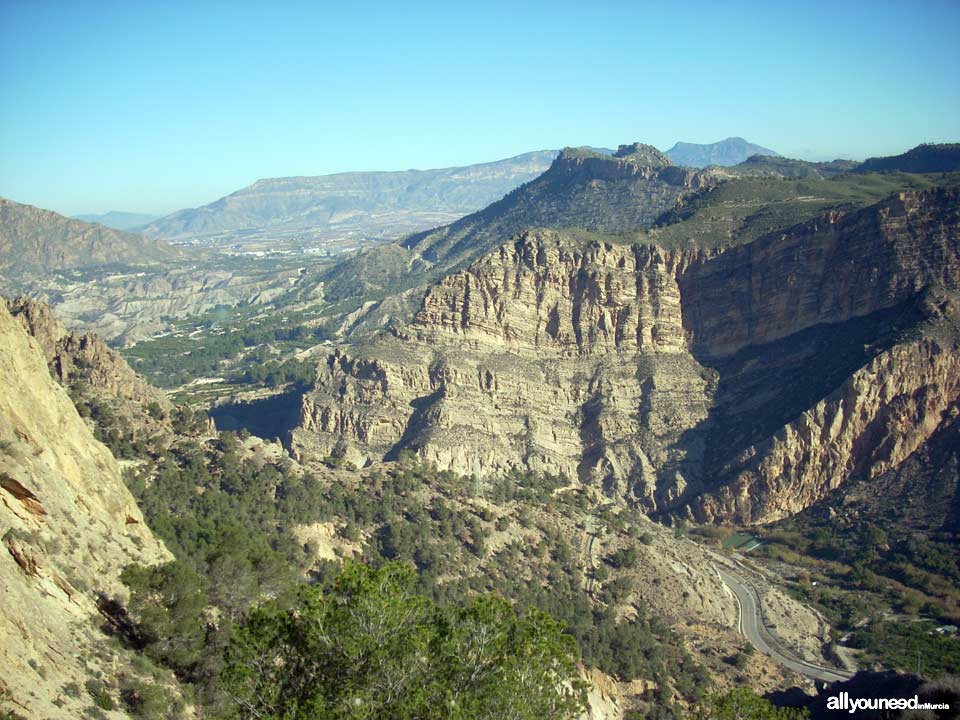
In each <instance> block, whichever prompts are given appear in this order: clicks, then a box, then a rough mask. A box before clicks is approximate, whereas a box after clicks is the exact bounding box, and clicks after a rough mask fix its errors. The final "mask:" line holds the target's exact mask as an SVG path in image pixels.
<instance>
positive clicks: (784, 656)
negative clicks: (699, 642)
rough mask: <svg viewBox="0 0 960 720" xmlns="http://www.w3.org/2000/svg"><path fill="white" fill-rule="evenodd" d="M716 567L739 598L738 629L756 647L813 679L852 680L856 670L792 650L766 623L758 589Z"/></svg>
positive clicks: (826, 680)
mask: <svg viewBox="0 0 960 720" xmlns="http://www.w3.org/2000/svg"><path fill="white" fill-rule="evenodd" d="M716 570H717V573H718V574H719V575H720V579H721V580H723V582H724V583H725V584H726V586H727V587H729V588H730V590H731V591H732V592H733V595H734V597H735V598H736V599H737V606H738V609H739V615H738V620H737V630H738V631H739V632H740V633H741V634H742V635H743V636H744V637H746V638H747V640H749V641H750V644H751V645H753V646H754V647H755V648H756V649H757V650H759V651H760V652H762V653H763V654H765V655H769V656H770V657H772V658H773V659H774V660H776V661H777V662H778V663H780V664H781V665H783V666H784V667H787V668H789V669H790V670H793V671H794V672H797V673H799V674H801V675H804V676H806V677H808V678H812V679H814V680H820V681H823V682H828V683H831V682H839V681H842V680H849V679H850V678H851V677H853V673H851V672H847V671H846V670H840V669H838V668H827V667H822V666H820V665H814V664H812V663H809V662H807V661H806V660H802V659H801V658H798V657H797V656H796V655H795V654H794V653H792V652H790V650H789V649H787V648H786V647H785V646H784V645H783V643H782V642H780V641H779V640H777V639H776V638H775V637H773V635H772V634H771V633H770V631H769V630H768V629H767V628H766V626H765V625H764V624H763V618H762V617H761V613H760V598H759V597H758V596H757V591H756V589H755V588H754V587H753V586H751V585H749V584H748V583H746V582H745V581H743V580H741V579H740V578H738V577H736V576H735V575H732V574H731V573H730V572H728V571H726V570H722V569H720V568H719V567H717V568H716Z"/></svg>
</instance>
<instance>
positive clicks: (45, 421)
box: [0, 303, 170, 717]
mask: <svg viewBox="0 0 960 720" xmlns="http://www.w3.org/2000/svg"><path fill="white" fill-rule="evenodd" d="M39 335H41V341H40V342H38V341H37V340H35V339H34V338H32V337H31V336H30V335H29V334H28V333H27V332H26V331H25V329H24V326H23V325H22V324H21V322H20V321H19V320H18V319H15V318H13V317H12V316H11V315H10V312H9V311H8V310H7V307H6V305H5V304H2V303H0V347H2V351H0V387H2V388H3V391H2V392H0V526H2V529H0V532H2V544H3V548H2V549H0V586H2V589H3V611H2V612H0V637H2V638H3V642H2V643H0V647H2V651H0V677H2V679H3V681H4V683H5V685H6V689H7V690H8V691H9V693H10V698H9V701H8V704H9V706H10V708H11V709H13V710H16V711H17V712H20V713H21V714H23V713H26V716H28V717H66V716H78V715H79V714H80V711H81V709H82V708H83V707H84V705H86V704H87V701H85V700H84V699H83V693H82V692H77V693H76V697H75V696H74V694H73V693H71V692H67V691H65V689H64V688H65V687H66V686H67V685H70V684H71V683H74V684H75V685H76V687H78V688H79V687H80V686H82V684H83V682H84V680H85V679H87V678H89V677H90V676H91V673H92V672H93V671H94V670H95V669H96V668H101V669H106V668H107V667H109V663H110V662H111V660H110V658H111V656H112V654H113V653H114V652H116V651H114V650H110V651H106V650H105V648H106V644H105V643H104V640H105V638H104V636H103V635H102V634H101V633H100V631H99V629H98V628H97V624H98V623H99V622H100V620H98V615H97V602H98V596H99V595H100V594H104V595H107V596H121V597H122V596H123V593H124V589H123V587H122V585H121V583H120V582H119V579H118V578H119V573H120V570H121V569H122V567H123V566H124V565H126V564H128V563H131V562H138V563H145V564H151V563H157V562H161V561H164V560H168V559H170V554H169V553H168V552H167V550H166V549H165V548H164V547H163V545H162V544H161V543H160V542H159V541H158V540H157V539H156V538H154V536H153V535H152V534H151V532H150V531H149V529H148V528H147V527H146V525H145V524H144V522H143V517H142V515H141V514H140V511H139V509H138V508H137V506H136V504H135V502H134V500H133V497H132V496H131V495H130V493H129V492H128V491H127V489H126V487H125V485H124V483H123V480H122V479H121V477H120V468H119V467H118V465H117V462H116V460H114V458H113V456H112V455H111V454H110V452H109V450H107V448H106V447H104V446H103V445H102V444H100V443H99V442H97V441H96V440H95V439H94V438H93V435H92V433H91V431H90V429H89V428H88V427H87V425H86V424H85V423H84V422H83V420H82V419H81V418H80V416H79V415H78V414H77V411H76V409H75V408H74V405H73V403H72V402H71V401H70V398H69V397H68V395H67V392H66V390H65V389H64V388H63V387H61V386H60V385H59V384H58V383H57V381H56V380H55V379H54V378H53V377H51V374H50V372H49V370H48V367H47V359H46V357H45V356H44V348H43V347H41V343H46V342H47V341H49V340H50V339H51V337H52V335H51V334H44V333H39ZM105 663H106V665H105Z"/></svg>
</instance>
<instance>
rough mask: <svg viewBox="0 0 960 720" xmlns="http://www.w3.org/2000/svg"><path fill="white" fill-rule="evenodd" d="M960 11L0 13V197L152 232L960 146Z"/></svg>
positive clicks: (718, 1)
mask: <svg viewBox="0 0 960 720" xmlns="http://www.w3.org/2000/svg"><path fill="white" fill-rule="evenodd" d="M958 37H960V2H958V1H957V0H940V1H938V0H912V1H911V0H904V1H903V2H888V1H886V0H870V1H869V2H866V1H865V2H845V1H844V0H832V1H830V2H814V1H811V0H802V1H797V2H777V1H773V2H724V1H722V0H714V1H713V2H695V1H689V0H688V1H686V2H678V3H669V2H665V1H662V0H661V1H660V2H654V3H644V2H639V1H637V0H635V1H633V2H622V3H618V2H604V1H603V0H594V1H593V2H578V3H564V2H561V1H557V0H554V1H553V2H543V3H536V2H529V3H525V2H517V1H515V2H502V3H501V2H497V1H496V0H482V1H478V2H473V3H468V2H459V1H458V0H445V1H443V2H436V3H428V2H423V3H418V2H415V1H414V0H407V1H400V0H394V1H393V2H382V3H381V2H358V1H356V0H354V1H353V2H350V1H347V2H342V1H341V2H322V1H320V0H316V1H314V2H303V3H299V2H284V1H282V0H274V1H273V2H260V3H253V2H242V1H241V0H231V1H230V2H215V1H214V0H194V1H191V2H178V1H177V0H163V1H159V0H157V1H154V2H150V1H149V0H137V1H136V2H131V1H129V0H123V1H122V2H96V1H95V0H86V1H85V2H56V1H54V0H22V1H21V0H0V72H2V75H0V77H2V78H3V80H2V93H3V101H2V103H0V195H3V196H4V197H8V198H11V199H13V200H17V201H19V202H27V203H31V204H34V205H39V206H42V207H46V208H50V209H53V210H56V211H58V212H62V213H65V214H75V213H81V212H104V211H107V210H111V209H116V210H127V211H133V212H152V213H166V212H170V211H173V210H176V209H179V208H181V207H192V206H196V205H200V204H205V203H207V202H211V201H213V200H215V199H217V198H218V197H220V196H222V195H225V194H227V193H229V192H231V191H233V190H236V189H238V188H240V187H243V186H244V185H247V184H249V183H251V182H253V181H254V180H256V179H258V178H261V177H274V176H281V175H319V174H324V173H331V172H340V171H347V170H396V169H406V168H429V167H444V166H451V165H462V164H469V163H475V162H483V161H488V160H495V159H499V158H503V157H510V156H512V155H517V154H519V153H522V152H526V151H529V150H536V149H544V148H559V147H563V146H565V145H595V146H608V147H609V146H614V147H615V146H616V145H618V144H620V143H626V142H631V141H636V140H639V141H643V142H648V143H650V144H652V145H656V146H657V147H659V148H661V149H664V150H665V149H667V148H669V147H670V146H671V145H672V144H673V143H674V142H675V141H677V140H685V141H690V142H713V141H716V140H720V139H722V138H725V137H728V136H730V135H741V136H743V137H745V138H747V139H748V140H750V141H752V142H755V143H758V144H761V145H765V146H767V147H770V148H773V149H774V150H777V151H779V152H781V153H783V154H786V155H790V156H793V157H804V158H809V159H823V158H826V157H834V156H844V157H852V158H855V159H860V158H863V157H866V156H870V155H882V154H894V153H898V152H901V151H903V150H905V149H908V148H910V147H912V146H913V145H916V144H918V143H920V142H922V141H933V142H937V141H939V142H943V141H951V140H952V141H960V42H958Z"/></svg>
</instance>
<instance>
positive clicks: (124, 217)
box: [71, 210, 160, 230]
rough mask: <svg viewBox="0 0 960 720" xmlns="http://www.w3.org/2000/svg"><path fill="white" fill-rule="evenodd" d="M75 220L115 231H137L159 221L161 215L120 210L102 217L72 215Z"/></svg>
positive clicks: (101, 215)
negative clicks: (154, 221) (104, 226)
mask: <svg viewBox="0 0 960 720" xmlns="http://www.w3.org/2000/svg"><path fill="white" fill-rule="evenodd" d="M71 217H72V218H73V219H74V220H83V221H84V222H88V223H98V224H100V225H106V226H107V227H109V228H113V229H114V230H135V229H136V228H139V227H142V226H144V225H146V224H147V223H149V222H152V221H153V220H156V219H158V218H159V217H160V216H159V215H148V214H146V213H132V212H122V211H120V210H111V211H110V212H106V213H102V214H100V215H72V216H71Z"/></svg>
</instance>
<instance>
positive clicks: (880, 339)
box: [665, 296, 926, 513]
mask: <svg viewBox="0 0 960 720" xmlns="http://www.w3.org/2000/svg"><path fill="white" fill-rule="evenodd" d="M925 317H926V315H925V313H924V311H923V301H922V299H921V296H916V297H914V298H911V299H909V300H906V301H904V302H902V303H900V304H899V305H896V306H894V307H892V308H888V309H885V310H879V311H877V312H874V313H871V314H870V315H866V316H862V317H857V318H852V319H850V320H847V321H846V322H842V323H834V324H824V325H817V326H814V327H811V328H807V329H806V330H803V331H801V332H798V333H795V334H793V335H790V336H789V337H786V338H783V339H781V340H777V341H775V342H772V343H768V344H765V345H757V346H752V347H747V348H744V349H742V350H740V351H739V352H737V353H735V354H733V355H731V356H728V357H722V358H716V357H709V356H705V355H703V354H697V353H695V356H696V358H697V361H698V362H700V363H701V364H702V365H704V366H706V367H710V368H713V369H714V370H716V371H717V373H718V374H719V382H718V386H717V393H716V396H715V399H714V404H713V407H712V408H711V409H710V412H709V414H708V416H707V418H705V419H704V421H703V422H701V423H700V424H698V425H697V426H696V427H695V428H693V429H691V430H689V431H687V433H685V435H684V437H683V438H682V439H681V440H680V443H679V445H681V446H684V445H689V444H693V443H696V442H698V441H700V442H703V441H705V443H706V448H705V452H704V461H703V465H702V467H703V476H702V482H703V486H702V487H696V486H693V485H692V486H691V487H690V492H692V493H700V492H703V491H704V490H705V491H708V492H709V491H713V490H715V489H716V488H718V487H720V486H722V485H723V484H724V483H725V482H726V481H727V480H728V478H727V477H725V476H724V474H723V470H722V468H723V467H724V466H725V465H726V464H727V463H730V462H731V461H732V460H734V459H735V458H736V457H737V456H738V455H740V453H741V452H742V451H744V450H745V449H747V448H749V447H750V446H753V445H759V444H761V443H763V442H764V441H766V440H768V439H769V438H770V437H772V436H773V435H774V434H775V433H776V432H777V431H778V430H780V429H781V428H783V427H784V426H785V425H787V424H789V423H790V422H792V421H793V420H795V419H796V418H798V417H799V416H800V415H801V414H802V413H803V412H805V411H806V410H808V409H809V408H811V407H813V406H814V405H816V404H817V403H818V402H819V401H821V400H823V399H824V398H825V397H827V396H828V395H830V393H832V392H833V391H835V390H836V389H837V388H839V387H841V386H842V385H843V383H844V382H846V380H847V379H848V378H849V377H850V376H851V375H852V374H853V373H855V372H856V371H857V370H858V369H860V368H862V367H863V366H865V365H866V364H868V363H869V362H870V361H871V360H872V359H873V358H875V357H876V356H878V355H879V354H881V353H883V352H885V351H886V350H888V349H889V348H891V347H893V346H894V345H896V344H898V343H900V342H903V341H905V340H906V339H908V338H910V337H912V336H914V335H915V334H916V333H918V332H919V328H918V326H919V325H920V324H921V323H922V322H923V320H924V319H925ZM689 500H690V494H688V495H687V496H686V497H684V498H682V499H678V500H677V502H676V503H673V507H672V508H665V510H666V511H667V512H668V513H669V512H670V510H671V509H673V508H676V507H678V506H682V505H683V504H684V503H685V502H687V501H689Z"/></svg>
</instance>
